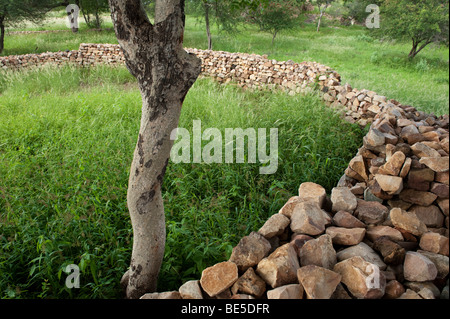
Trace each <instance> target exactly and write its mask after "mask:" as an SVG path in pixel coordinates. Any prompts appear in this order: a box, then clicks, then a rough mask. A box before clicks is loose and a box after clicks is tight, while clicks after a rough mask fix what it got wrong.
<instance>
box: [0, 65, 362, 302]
mask: <svg viewBox="0 0 450 319" xmlns="http://www.w3.org/2000/svg"><path fill="white" fill-rule="evenodd" d="M2 75H3V76H2V77H1V78H0V114H1V116H0V292H1V295H0V296H1V297H2V298H118V297H121V292H120V289H119V281H120V277H121V276H122V274H123V273H124V272H125V271H126V269H127V267H128V263H129V258H130V254H131V245H132V230H131V225H130V221H129V216H128V212H127V207H126V191H127V183H128V174H129V167H130V164H131V158H132V153H133V150H134V146H135V143H136V138H137V133H138V130H139V117H140V108H141V98H140V94H139V91H138V89H137V86H136V83H135V80H134V79H133V78H132V77H131V76H130V75H129V73H128V71H127V70H126V69H125V68H115V69H112V68H108V67H96V68H92V69H78V68H73V67H65V68H62V69H60V70H50V69H43V70H35V71H27V72H23V73H18V72H15V73H9V72H7V73H3V74H2ZM194 119H200V120H202V127H203V128H207V127H216V128H218V129H219V130H221V131H222V132H223V130H224V129H225V128H227V127H231V128H236V127H242V128H248V127H254V128H272V127H277V128H278V129H279V168H278V171H277V172H276V174H274V175H260V174H259V164H208V165H207V164H174V163H170V164H169V166H168V169H167V173H166V178H165V181H164V186H163V197H164V202H165V211H166V225H167V244H166V252H165V257H164V262H163V266H162V270H161V274H160V281H159V290H170V289H177V288H178V287H179V285H180V284H182V283H183V282H184V281H186V280H188V279H194V278H195V279H198V278H199V277H200V274H201V271H202V270H203V269H204V268H205V267H207V266H210V265H212V264H214V263H216V262H219V261H223V260H226V259H227V258H228V257H229V255H230V253H231V248H232V247H233V246H234V245H236V244H237V242H238V241H239V239H240V238H241V237H242V236H245V235H247V234H249V233H250V232H251V231H255V230H257V229H258V228H259V227H261V226H262V223H263V222H264V221H265V220H266V219H267V217H268V216H270V215H271V214H274V213H276V212H278V210H279V209H280V207H281V206H282V205H283V204H284V203H285V201H286V200H287V199H288V198H289V197H290V196H293V195H295V194H296V193H297V188H298V186H299V185H300V183H302V182H305V181H313V182H317V183H320V184H322V185H324V186H325V187H326V188H327V189H328V190H330V189H331V187H333V186H334V185H335V184H336V182H337V180H338V179H339V177H340V176H341V175H342V174H343V171H344V169H345V167H346V165H347V163H348V161H349V160H350V159H351V157H353V156H354V154H355V152H356V150H357V149H358V147H359V146H360V144H361V140H362V136H363V134H364V133H363V132H362V131H361V130H360V129H359V128H358V127H356V126H353V125H350V124H347V123H343V122H342V121H341V119H340V118H339V116H338V115H337V114H335V113H334V112H333V111H332V110H330V109H329V108H327V107H325V106H324V105H323V104H322V103H321V102H320V99H319V98H318V97H317V96H315V95H309V96H294V97H291V96H288V95H286V94H283V93H270V92H244V91H242V90H241V89H239V88H236V87H233V86H231V85H230V86H220V85H218V84H216V83H213V82H211V81H210V80H207V79H203V80H199V81H197V82H196V84H195V85H194V87H193V88H192V89H191V91H190V92H189V94H188V96H187V98H186V100H185V103H184V106H183V111H182V115H181V119H180V126H181V127H185V128H187V129H188V130H191V129H192V121H193V120H194ZM72 263H73V264H77V265H78V266H79V267H80V269H81V288H80V289H68V288H66V287H65V284H64V282H65V278H66V276H67V275H66V274H65V272H64V271H63V270H64V268H65V266H66V265H68V264H72Z"/></svg>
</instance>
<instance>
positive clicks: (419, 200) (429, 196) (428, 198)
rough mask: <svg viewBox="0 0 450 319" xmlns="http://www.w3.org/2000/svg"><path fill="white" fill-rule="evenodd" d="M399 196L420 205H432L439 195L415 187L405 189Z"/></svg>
mask: <svg viewBox="0 0 450 319" xmlns="http://www.w3.org/2000/svg"><path fill="white" fill-rule="evenodd" d="M399 197H400V199H401V200H403V201H405V202H408V203H413V204H417V205H420V206H430V205H431V204H433V202H434V201H435V200H436V198H437V196H436V195H435V194H433V193H430V192H422V191H416V190H414V189H404V190H403V191H402V192H401V193H400V195H399Z"/></svg>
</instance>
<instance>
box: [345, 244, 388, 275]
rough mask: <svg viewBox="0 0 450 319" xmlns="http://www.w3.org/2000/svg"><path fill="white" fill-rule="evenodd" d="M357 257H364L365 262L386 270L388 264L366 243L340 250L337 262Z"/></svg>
mask: <svg viewBox="0 0 450 319" xmlns="http://www.w3.org/2000/svg"><path fill="white" fill-rule="evenodd" d="M355 256H360V257H362V258H363V259H364V260H365V261H367V262H369V263H372V264H375V265H377V266H378V267H379V268H380V270H385V269H386V267H387V266H386V264H385V263H384V261H383V260H382V259H381V258H380V256H379V255H378V253H376V252H375V250H373V249H372V248H371V247H370V246H368V245H367V244H366V243H364V242H361V243H359V244H358V245H355V246H350V247H348V248H345V249H342V250H340V251H339V252H338V253H337V254H336V257H337V260H338V261H343V260H345V259H349V258H352V257H355Z"/></svg>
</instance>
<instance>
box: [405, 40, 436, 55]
mask: <svg viewBox="0 0 450 319" xmlns="http://www.w3.org/2000/svg"><path fill="white" fill-rule="evenodd" d="M431 42H433V41H432V40H427V41H425V43H423V44H422V45H421V46H420V47H419V44H420V41H416V40H414V39H413V47H412V49H411V51H410V52H409V54H408V57H409V58H410V59H414V58H415V57H416V55H417V54H419V52H420V51H422V50H423V49H424V48H425V47H426V46H427V45H429V44H430V43H431ZM418 47H419V48H418Z"/></svg>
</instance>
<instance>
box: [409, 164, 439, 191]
mask: <svg viewBox="0 0 450 319" xmlns="http://www.w3.org/2000/svg"><path fill="white" fill-rule="evenodd" d="M432 181H434V171H433V170H431V169H429V168H423V169H413V170H410V172H409V174H408V183H407V186H408V188H412V189H415V190H418V191H428V190H429V189H430V182H432Z"/></svg>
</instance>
